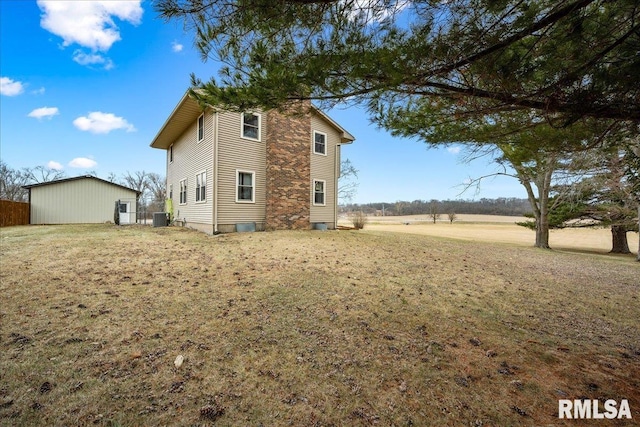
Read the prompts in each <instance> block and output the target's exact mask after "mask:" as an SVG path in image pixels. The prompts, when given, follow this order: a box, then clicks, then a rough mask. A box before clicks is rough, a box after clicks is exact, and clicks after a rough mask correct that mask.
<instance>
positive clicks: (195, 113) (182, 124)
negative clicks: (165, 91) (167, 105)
mask: <svg viewBox="0 0 640 427" xmlns="http://www.w3.org/2000/svg"><path fill="white" fill-rule="evenodd" d="M200 114H202V107H201V106H200V105H199V104H198V102H197V101H196V100H195V99H193V98H192V97H191V96H189V92H186V93H185V94H184V96H183V97H182V99H181V100H180V102H178V105H176V107H175V108H174V109H173V111H172V112H171V114H170V115H169V117H168V118H167V120H166V121H165V122H164V124H163V125H162V127H161V128H160V131H159V132H158V134H157V135H156V136H155V138H153V141H152V142H151V147H153V148H159V149H162V150H166V149H168V148H169V147H170V146H171V144H173V143H174V142H175V141H176V140H177V139H178V137H179V136H180V135H182V133H183V132H184V131H185V130H186V129H187V128H188V127H189V126H190V125H192V124H193V123H194V122H195V121H196V120H197V119H198V117H200Z"/></svg>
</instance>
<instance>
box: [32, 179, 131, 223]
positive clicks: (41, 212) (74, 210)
mask: <svg viewBox="0 0 640 427" xmlns="http://www.w3.org/2000/svg"><path fill="white" fill-rule="evenodd" d="M117 200H121V201H127V202H131V210H133V211H135V206H136V203H135V202H136V193H135V191H129V190H126V189H124V188H121V187H117V186H114V185H111V184H109V183H106V182H101V181H98V180H95V179H91V178H87V179H79V180H73V181H67V182H61V183H59V184H49V185H43V186H39V187H33V188H31V224H90V223H104V222H107V221H111V222H113V214H114V208H115V202H116V201H117ZM134 218H135V217H134ZM134 218H132V219H134Z"/></svg>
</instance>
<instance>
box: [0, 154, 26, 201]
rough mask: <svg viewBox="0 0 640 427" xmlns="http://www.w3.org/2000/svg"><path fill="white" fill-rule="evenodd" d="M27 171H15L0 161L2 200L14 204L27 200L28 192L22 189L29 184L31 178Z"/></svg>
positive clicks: (0, 193)
mask: <svg viewBox="0 0 640 427" xmlns="http://www.w3.org/2000/svg"><path fill="white" fill-rule="evenodd" d="M25 171H26V169H23V170H17V169H13V168H11V167H9V166H8V165H7V164H6V163H5V162H3V161H2V160H0V199H3V200H13V201H14V202H24V201H26V200H27V190H25V189H24V188H22V187H23V186H24V185H27V184H28V183H29V177H28V174H27V173H26V172H25Z"/></svg>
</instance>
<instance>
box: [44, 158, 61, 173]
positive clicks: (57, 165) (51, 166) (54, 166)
mask: <svg viewBox="0 0 640 427" xmlns="http://www.w3.org/2000/svg"><path fill="white" fill-rule="evenodd" d="M47 167H48V168H49V169H55V170H57V171H61V170H62V169H64V166H62V165H61V164H60V163H58V162H56V161H53V160H49V162H48V163H47Z"/></svg>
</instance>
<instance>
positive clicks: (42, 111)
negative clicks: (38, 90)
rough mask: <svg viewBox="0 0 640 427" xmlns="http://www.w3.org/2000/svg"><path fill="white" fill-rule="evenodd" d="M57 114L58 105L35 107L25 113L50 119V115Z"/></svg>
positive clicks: (58, 112) (38, 117)
mask: <svg viewBox="0 0 640 427" xmlns="http://www.w3.org/2000/svg"><path fill="white" fill-rule="evenodd" d="M57 114H60V111H59V110H58V107H42V108H36V109H35V110H33V111H32V112H30V113H29V114H27V116H28V117H33V118H35V119H43V118H49V119H50V118H51V117H53V116H55V115H57Z"/></svg>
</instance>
